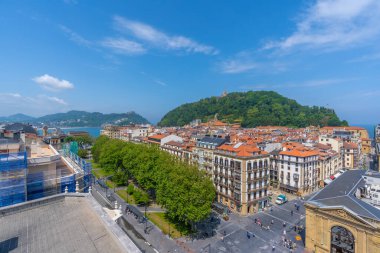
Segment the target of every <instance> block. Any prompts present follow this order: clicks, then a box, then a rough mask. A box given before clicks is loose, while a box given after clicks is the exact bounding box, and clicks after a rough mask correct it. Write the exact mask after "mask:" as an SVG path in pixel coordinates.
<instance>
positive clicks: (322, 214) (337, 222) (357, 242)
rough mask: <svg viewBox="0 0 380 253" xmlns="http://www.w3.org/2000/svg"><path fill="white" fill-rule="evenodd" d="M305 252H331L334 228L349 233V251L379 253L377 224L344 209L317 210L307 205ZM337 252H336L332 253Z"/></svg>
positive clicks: (379, 229) (379, 225) (379, 234)
mask: <svg viewBox="0 0 380 253" xmlns="http://www.w3.org/2000/svg"><path fill="white" fill-rule="evenodd" d="M305 207H306V248H307V249H308V250H310V251H312V252H316V253H319V252H323V253H328V252H334V249H333V248H334V246H332V244H333V243H332V240H333V239H332V238H333V236H334V234H333V233H332V229H333V228H334V227H338V228H343V229H345V230H348V231H349V232H350V233H351V234H352V236H353V239H354V244H353V248H352V251H348V252H357V253H378V252H380V222H379V221H374V220H371V219H363V218H360V217H358V216H357V215H355V214H354V213H352V212H350V211H349V210H347V209H345V208H330V209H320V208H318V207H316V206H313V205H310V204H306V205H305ZM335 252H339V251H335Z"/></svg>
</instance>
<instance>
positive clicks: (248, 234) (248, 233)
mask: <svg viewBox="0 0 380 253" xmlns="http://www.w3.org/2000/svg"><path fill="white" fill-rule="evenodd" d="M247 238H248V239H249V238H250V236H249V232H248V231H247Z"/></svg>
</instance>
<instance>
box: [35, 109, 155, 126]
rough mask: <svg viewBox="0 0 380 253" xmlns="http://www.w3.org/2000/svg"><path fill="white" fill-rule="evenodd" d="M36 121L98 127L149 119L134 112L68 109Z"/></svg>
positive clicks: (49, 123)
mask: <svg viewBox="0 0 380 253" xmlns="http://www.w3.org/2000/svg"><path fill="white" fill-rule="evenodd" d="M35 122H37V123H43V124H48V125H51V126H67V127H82V126H86V127H89V126H91V127H98V126H101V125H102V124H116V125H127V124H131V123H133V124H147V123H149V121H148V120H147V119H145V118H144V117H142V116H141V115H139V114H137V113H135V112H127V113H110V114H103V113H100V112H84V111H69V112H66V113H55V114H50V115H46V116H43V117H40V118H37V119H35Z"/></svg>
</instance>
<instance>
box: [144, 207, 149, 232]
mask: <svg viewBox="0 0 380 253" xmlns="http://www.w3.org/2000/svg"><path fill="white" fill-rule="evenodd" d="M146 204H147V203H145V214H144V215H145V228H144V233H145V234H146V231H147V227H148V218H147V217H146V207H147V206H146Z"/></svg>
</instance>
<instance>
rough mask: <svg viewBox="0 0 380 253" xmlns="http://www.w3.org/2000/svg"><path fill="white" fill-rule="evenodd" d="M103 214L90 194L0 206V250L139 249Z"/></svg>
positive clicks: (82, 250)
mask: <svg viewBox="0 0 380 253" xmlns="http://www.w3.org/2000/svg"><path fill="white" fill-rule="evenodd" d="M104 216H105V215H104V211H103V210H102V209H101V207H100V206H99V205H98V204H97V203H96V201H95V200H94V199H93V198H92V197H91V196H85V195H78V194H73V195H70V194H69V195H64V194H61V195H56V196H54V197H48V198H43V199H39V200H34V201H30V202H25V203H21V204H17V205H14V206H10V207H5V208H0V228H1V229H0V252H12V253H13V252H15V253H16V252H86V253H88V252H131V253H132V252H133V253H134V252H139V250H137V248H136V247H135V246H134V245H132V247H131V244H133V243H131V241H130V240H129V238H128V237H126V235H125V234H124V233H123V232H122V231H121V230H120V232H121V233H120V234H119V233H117V231H116V230H115V227H114V226H116V229H117V228H118V227H117V225H116V224H115V223H114V222H112V220H111V221H109V222H107V220H106V219H105V217H104ZM106 218H108V217H106ZM115 231H116V232H115ZM116 235H117V236H116ZM128 244H129V245H128ZM125 245H127V246H125ZM133 246H134V247H133ZM134 248H135V249H136V250H134Z"/></svg>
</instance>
